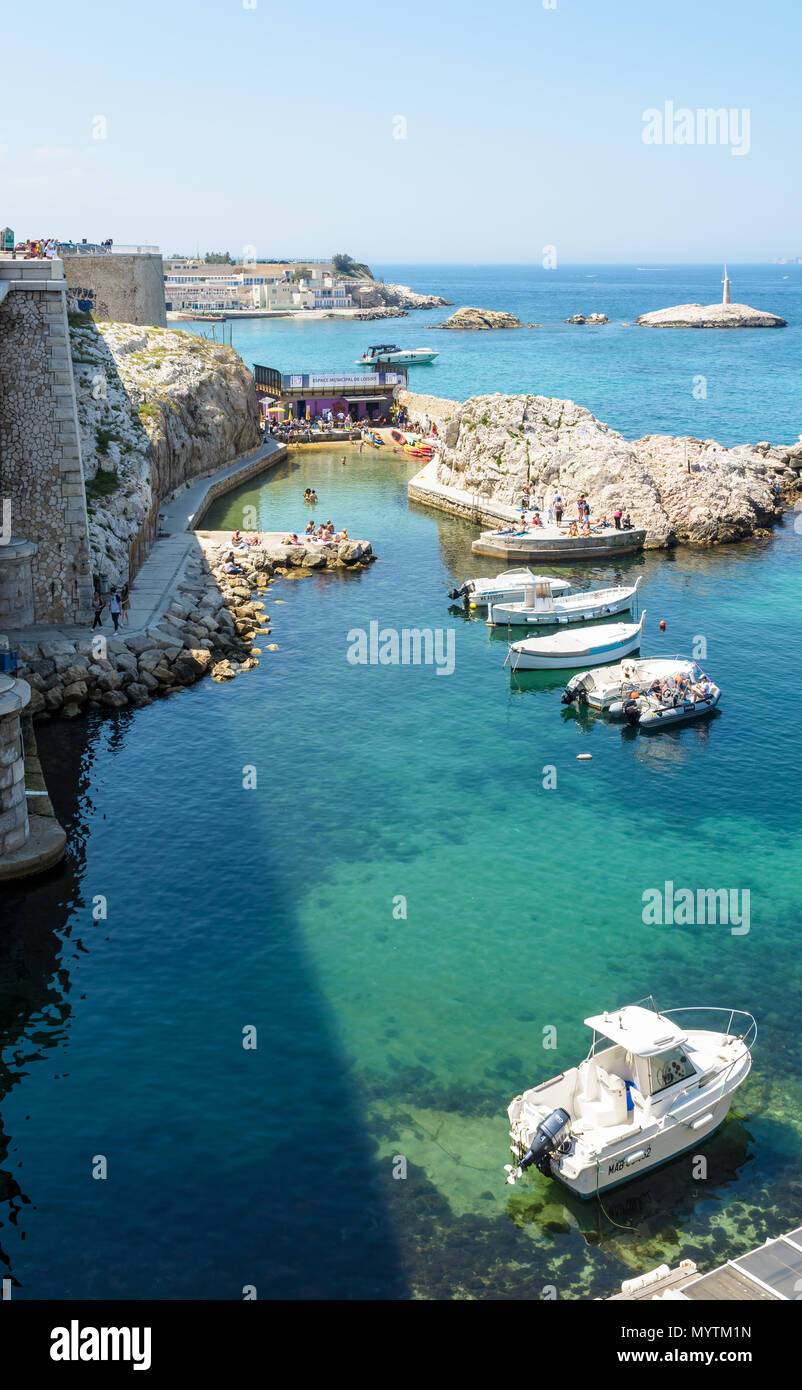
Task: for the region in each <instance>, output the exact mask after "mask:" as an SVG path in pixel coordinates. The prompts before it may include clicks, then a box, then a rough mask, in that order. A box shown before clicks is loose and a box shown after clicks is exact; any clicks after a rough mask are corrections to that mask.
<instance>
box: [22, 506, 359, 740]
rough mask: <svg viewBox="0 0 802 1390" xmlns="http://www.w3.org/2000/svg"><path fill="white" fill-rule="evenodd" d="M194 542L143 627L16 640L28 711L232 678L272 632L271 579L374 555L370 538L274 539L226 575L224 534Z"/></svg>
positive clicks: (240, 558) (121, 704)
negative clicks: (194, 550)
mask: <svg viewBox="0 0 802 1390" xmlns="http://www.w3.org/2000/svg"><path fill="white" fill-rule="evenodd" d="M199 541H200V546H201V549H200V550H199V553H198V555H197V557H196V558H194V559H192V560H190V561H189V562H188V564H187V566H186V568H185V570H184V576H183V580H182V582H181V583H180V584H179V585H178V588H177V592H176V595H175V597H174V598H173V599H172V600H171V602H170V604H169V606H168V608H167V611H166V612H165V614H164V616H163V617H162V618H161V619H160V620H159V621H158V622H156V623H154V624H153V626H152V627H150V628H148V629H147V630H146V631H144V632H136V633H132V634H130V635H129V634H127V633H126V632H125V629H124V628H121V630H120V632H119V633H117V634H112V633H109V632H108V631H97V632H96V633H94V634H93V636H92V637H91V638H83V639H82V640H79V641H70V640H67V639H66V638H65V639H63V640H62V639H59V640H55V641H43V642H38V643H32V644H20V646H19V648H18V650H19V658H20V668H19V675H20V676H21V677H22V678H23V679H24V680H26V681H27V682H28V684H29V685H30V687H31V704H30V713H31V714H33V715H34V716H36V717H38V718H48V717H52V716H61V717H64V718H67V719H72V718H75V717H76V716H78V715H80V714H83V713H86V712H87V711H89V710H95V711H100V712H113V711H116V710H121V709H126V708H128V707H130V706H133V707H134V708H141V707H142V706H144V705H149V704H150V703H151V701H152V700H154V699H156V698H157V697H158V696H160V695H169V694H172V693H174V692H175V691H177V690H181V689H182V688H184V687H185V686H189V685H193V684H194V683H195V682H196V681H199V680H200V679H201V678H202V677H203V676H206V675H211V676H212V677H213V678H214V679H215V680H220V681H227V680H231V679H232V678H233V677H234V676H236V675H238V674H239V672H241V671H248V670H251V669H252V668H253V667H254V666H256V665H258V661H257V657H256V655H255V654H254V653H253V642H254V638H255V637H256V636H257V634H268V633H269V632H270V628H269V626H267V624H268V623H269V621H270V619H269V617H268V615H267V614H266V612H265V605H264V603H263V602H262V601H261V596H262V595H263V594H265V593H266V592H267V589H268V586H269V584H270V583H271V582H272V580H273V579H274V578H275V577H277V576H280V575H284V574H288V573H290V572H293V573H305V572H309V571H311V570H319V569H363V568H366V567H367V566H368V565H369V564H370V563H371V562H372V561H373V559H374V558H375V557H374V555H373V551H372V547H371V544H370V542H369V541H360V540H346V541H341V542H340V544H339V545H333V546H311V545H310V546H305V545H298V546H296V545H290V546H288V545H283V544H281V543H280V541H278V540H276V541H268V543H267V544H265V545H261V546H254V547H253V548H252V549H251V550H249V551H247V552H245V551H237V552H236V557H237V564H238V565H239V567H240V569H242V571H243V573H242V574H236V575H232V574H227V573H226V571H225V570H224V568H223V565H224V562H225V559H226V556H227V555H228V554H229V552H230V549H231V546H230V541H229V539H228V537H226V538H225V540H223V541H222V542H221V541H220V540H219V539H218V538H216V537H215V533H209V532H206V533H199ZM268 650H270V648H268Z"/></svg>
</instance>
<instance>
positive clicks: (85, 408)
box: [70, 313, 261, 582]
mask: <svg viewBox="0 0 802 1390" xmlns="http://www.w3.org/2000/svg"><path fill="white" fill-rule="evenodd" d="M70 343H71V349H72V359H73V374H74V378H75V389H76V399H77V405H78V419H79V425H80V430H81V457H82V461H83V470H84V482H85V486H86V496H87V508H88V512H89V538H90V548H91V560H92V568H93V570H94V571H95V572H96V573H105V574H108V575H109V576H110V577H111V578H112V579H115V580H117V582H121V581H122V580H123V579H124V578H125V576H126V575H127V572H128V555H129V549H130V545H131V542H132V541H133V540H134V538H135V537H136V535H137V532H138V531H139V528H140V526H141V525H142V523H143V521H144V520H145V518H146V517H147V516H148V514H149V513H150V512H151V510H152V508H153V506H154V504H156V503H158V502H160V501H162V500H164V499H165V498H166V497H167V496H169V495H170V494H171V493H172V492H174V491H175V490H176V489H177V488H179V487H183V486H184V484H185V483H186V482H188V481H189V480H190V479H192V478H198V477H203V476H205V475H206V474H208V473H212V472H214V471H215V469H217V468H220V467H222V466H223V465H225V464H227V463H230V462H231V461H232V460H233V459H235V458H237V457H238V456H239V455H241V454H246V453H248V452H249V451H250V450H251V449H254V448H256V447H257V446H258V444H259V442H260V439H261V431H260V425H259V406H258V402H257V398H256V388H255V386H254V381H253V377H252V375H251V373H250V372H249V371H248V369H247V367H246V366H245V364H244V363H243V361H242V359H241V358H240V357H239V356H238V354H237V353H236V352H234V351H233V350H232V349H231V348H227V347H223V346H222V345H220V344H215V343H210V342H207V340H206V339H204V338H199V337H197V336H196V335H195V334H192V333H182V332H180V331H176V330H171V329H164V328H140V327H137V326H135V325H133V324H125V323H95V322H94V321H93V320H92V319H91V318H90V317H89V316H88V315H82V314H76V313H72V314H71V315H70Z"/></svg>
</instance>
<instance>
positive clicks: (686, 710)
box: [562, 657, 721, 732]
mask: <svg viewBox="0 0 802 1390" xmlns="http://www.w3.org/2000/svg"><path fill="white" fill-rule="evenodd" d="M720 699H721V691H720V689H719V687H718V686H717V685H715V684H714V683H713V681H711V680H710V677H709V676H706V675H705V673H704V671H703V670H702V668H701V667H700V665H699V663H698V662H696V661H690V660H685V659H683V658H681V657H646V658H645V659H644V660H632V661H622V662H621V663H620V665H619V666H602V667H599V668H598V669H596V670H591V671H581V672H580V673H579V674H578V675H576V676H574V677H573V678H572V679H571V680H570V681H569V682H568V684H567V685H566V687H565V690H564V691H563V694H562V702H563V704H564V705H570V704H573V703H577V704H578V705H584V706H589V707H590V708H591V709H596V710H602V711H604V713H606V714H609V716H610V718H611V719H625V720H626V722H627V723H628V724H631V725H633V726H635V725H638V726H639V727H640V728H641V729H645V730H647V731H650V732H651V731H654V730H655V729H663V728H667V727H668V725H670V724H682V723H688V722H690V721H691V720H694V719H701V718H703V717H704V716H705V715H707V714H712V712H713V710H714V709H715V708H716V706H717V705H718V702H719V700H720Z"/></svg>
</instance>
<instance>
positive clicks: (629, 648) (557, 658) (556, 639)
mask: <svg viewBox="0 0 802 1390" xmlns="http://www.w3.org/2000/svg"><path fill="white" fill-rule="evenodd" d="M645 617H646V609H645V608H644V610H643V612H642V614H641V618H640V622H638V623H600V624H599V625H598V626H597V627H585V628H582V629H581V631H576V632H570V631H569V632H555V633H552V634H551V635H550V636H549V637H525V638H523V639H522V641H520V642H512V643H511V644H510V649H509V652H508V653H507V659H506V661H505V662H504V665H505V666H506V664H507V661H509V663H510V665H511V667H512V669H513V671H569V670H571V669H573V668H574V667H577V666H585V665H587V662H588V659H589V658H593V657H595V658H596V659H597V660H598V661H617V660H618V659H619V658H620V657H623V656H629V654H630V652H636V651H637V650H638V648H639V647H640V644H641V640H642V637H643V621H644V618H645Z"/></svg>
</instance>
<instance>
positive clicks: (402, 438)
mask: <svg viewBox="0 0 802 1390" xmlns="http://www.w3.org/2000/svg"><path fill="white" fill-rule="evenodd" d="M390 438H391V439H394V440H395V442H396V444H406V442H407V437H406V435H405V434H402V433H401V431H400V430H390Z"/></svg>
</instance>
